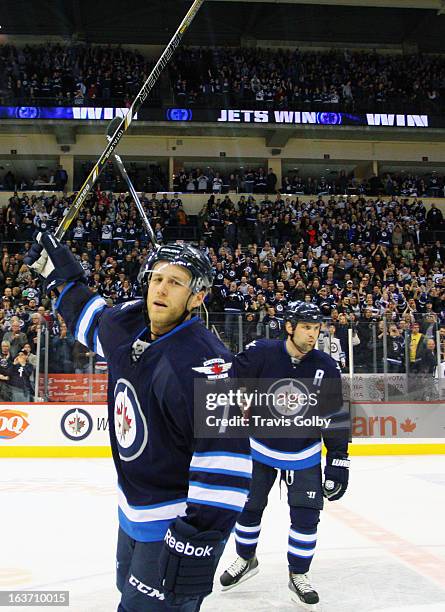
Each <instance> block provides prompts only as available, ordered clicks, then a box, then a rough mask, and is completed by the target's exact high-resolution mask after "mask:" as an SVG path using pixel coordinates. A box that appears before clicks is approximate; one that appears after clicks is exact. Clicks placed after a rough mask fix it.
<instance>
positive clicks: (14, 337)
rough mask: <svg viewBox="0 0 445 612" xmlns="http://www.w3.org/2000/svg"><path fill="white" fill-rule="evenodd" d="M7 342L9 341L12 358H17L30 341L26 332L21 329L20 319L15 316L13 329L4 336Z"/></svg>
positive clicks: (12, 321)
mask: <svg viewBox="0 0 445 612" xmlns="http://www.w3.org/2000/svg"><path fill="white" fill-rule="evenodd" d="M3 340H4V341H5V342H9V351H10V353H11V357H12V359H15V357H16V356H17V354H18V353H19V352H20V351H21V350H22V349H23V347H24V346H25V344H27V342H28V338H27V337H26V334H24V333H23V332H22V331H21V330H20V319H19V318H18V317H13V318H12V319H11V329H10V331H7V332H6V333H5V335H4V336H3Z"/></svg>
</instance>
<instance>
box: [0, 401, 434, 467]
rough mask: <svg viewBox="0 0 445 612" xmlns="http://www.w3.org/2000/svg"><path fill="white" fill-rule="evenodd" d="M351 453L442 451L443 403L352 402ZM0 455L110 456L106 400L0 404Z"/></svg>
mask: <svg viewBox="0 0 445 612" xmlns="http://www.w3.org/2000/svg"><path fill="white" fill-rule="evenodd" d="M352 413H353V419H352V422H353V423H352V424H353V438H352V444H351V445H350V447H349V451H350V454H351V456H363V455H368V456H369V455H434V454H445V442H444V440H443V438H439V437H437V435H438V434H439V432H441V431H443V430H444V429H443V424H442V423H441V422H439V421H441V420H442V419H443V418H445V411H444V410H443V403H442V402H430V403H426V402H413V403H410V404H404V403H402V402H388V403H384V402H379V403H375V404H373V403H363V404H358V403H357V404H354V405H353V406H352ZM0 457H21V458H25V457H28V458H32V457H36V458H37V457H42V458H65V457H91V458H94V457H97V458H101V457H111V450H110V447H109V441H108V418H107V411H106V406H105V404H93V403H78V404H73V403H58V404H55V403H52V404H48V403H46V404H45V403H27V404H14V403H4V404H0Z"/></svg>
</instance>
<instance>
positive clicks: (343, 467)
mask: <svg viewBox="0 0 445 612" xmlns="http://www.w3.org/2000/svg"><path fill="white" fill-rule="evenodd" d="M349 463H350V462H349V459H348V455H347V454H345V453H329V452H328V454H327V457H326V466H325V468H324V483H323V495H324V496H325V497H327V498H328V499H329V500H330V501H335V500H336V499H340V497H343V495H344V494H345V492H346V489H347V488H348V481H349Z"/></svg>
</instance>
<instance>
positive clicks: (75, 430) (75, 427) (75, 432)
mask: <svg viewBox="0 0 445 612" xmlns="http://www.w3.org/2000/svg"><path fill="white" fill-rule="evenodd" d="M60 428H61V429H62V433H63V435H64V436H66V437H67V438H68V439H69V440H75V441H76V442H78V441H80V440H85V438H87V437H88V436H89V435H90V433H91V432H92V430H93V419H92V418H91V415H90V414H88V412H87V411H86V410H83V409H82V408H71V410H68V411H67V412H65V414H64V415H63V417H62V419H61V421H60Z"/></svg>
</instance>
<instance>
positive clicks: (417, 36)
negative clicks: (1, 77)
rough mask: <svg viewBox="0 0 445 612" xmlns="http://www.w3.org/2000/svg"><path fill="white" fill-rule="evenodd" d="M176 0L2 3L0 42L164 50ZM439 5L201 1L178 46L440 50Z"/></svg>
mask: <svg viewBox="0 0 445 612" xmlns="http://www.w3.org/2000/svg"><path fill="white" fill-rule="evenodd" d="M189 5H190V1H187V2H185V1H184V0H150V1H141V0H126V2H125V3H122V2H120V1H119V2H118V1H117V0H96V1H95V2H89V1H88V0H36V1H33V2H30V1H29V0H3V2H2V14H1V16H0V26H1V30H0V41H3V42H6V41H8V40H12V39H14V37H17V36H23V35H27V36H31V37H36V38H38V37H48V36H51V37H53V36H56V37H62V38H64V39H68V40H79V41H85V42H88V43H101V44H116V43H122V44H134V45H135V46H136V45H141V44H152V45H153V44H159V45H162V44H165V43H166V42H167V41H168V39H169V38H170V36H171V35H172V34H173V32H174V31H175V29H176V27H177V25H178V23H179V21H180V20H181V18H182V17H183V16H184V14H185V12H186V10H187V8H188V6H189ZM444 12H445V3H444V0H305V1H304V2H303V1H301V0H284V1H279V2H278V1H276V0H275V1H270V0H260V1H258V0H256V1H249V0H244V1H242V2H240V1H238V0H225V1H220V0H207V1H206V2H205V3H204V5H203V7H202V8H201V10H200V12H199V14H198V16H197V18H196V20H195V21H194V23H193V27H192V28H191V29H190V31H189V32H188V33H187V35H186V37H185V40H184V43H185V44H189V45H231V46H237V45H240V44H241V43H242V44H252V45H254V44H262V45H267V44H271V45H277V44H279V43H282V44H283V45H284V46H287V45H291V44H294V45H295V44H297V45H302V46H303V45H308V46H310V45H313V46H316V45H317V44H321V45H325V46H327V45H332V44H337V45H338V46H346V45H348V46H350V47H359V46H365V47H366V46H375V47H377V48H385V47H387V48H388V49H391V48H404V49H405V50H406V48H407V47H408V48H412V50H413V51H420V52H424V53H442V52H444V51H445V35H444V34H445V16H444Z"/></svg>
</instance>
